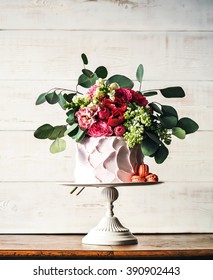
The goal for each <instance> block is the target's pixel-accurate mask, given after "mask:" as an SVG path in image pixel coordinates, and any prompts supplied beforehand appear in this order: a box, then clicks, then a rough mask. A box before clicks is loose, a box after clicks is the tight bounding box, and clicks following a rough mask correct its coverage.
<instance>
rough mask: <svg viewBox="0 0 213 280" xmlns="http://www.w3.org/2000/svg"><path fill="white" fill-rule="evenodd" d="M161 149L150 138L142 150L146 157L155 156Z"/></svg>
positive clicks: (142, 146) (145, 140) (142, 144)
mask: <svg viewBox="0 0 213 280" xmlns="http://www.w3.org/2000/svg"><path fill="white" fill-rule="evenodd" d="M158 147H159V144H158V143H156V142H155V141H152V140H151V139H150V138H148V137H147V138H145V139H144V140H143V141H142V143H141V150H142V153H143V154H144V155H145V156H151V155H153V154H154V153H155V152H156V151H157V149H158Z"/></svg>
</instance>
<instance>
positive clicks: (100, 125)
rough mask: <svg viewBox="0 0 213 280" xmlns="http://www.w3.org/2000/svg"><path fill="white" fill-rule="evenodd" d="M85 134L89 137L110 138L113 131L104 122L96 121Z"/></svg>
mask: <svg viewBox="0 0 213 280" xmlns="http://www.w3.org/2000/svg"><path fill="white" fill-rule="evenodd" d="M87 134H88V135H89V136H91V137H101V136H111V135H112V134H113V131H112V128H111V127H110V126H109V125H108V124H107V123H106V122H104V121H98V122H96V123H94V124H93V125H92V126H91V127H90V128H89V130H88V132H87Z"/></svg>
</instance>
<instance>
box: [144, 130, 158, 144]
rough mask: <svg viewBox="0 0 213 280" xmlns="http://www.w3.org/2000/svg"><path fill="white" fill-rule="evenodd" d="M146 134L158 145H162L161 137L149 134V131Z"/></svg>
mask: <svg viewBox="0 0 213 280" xmlns="http://www.w3.org/2000/svg"><path fill="white" fill-rule="evenodd" d="M146 134H147V136H148V137H149V138H150V139H152V140H153V141H154V142H156V143H158V144H161V141H160V140H159V137H158V136H157V135H156V134H154V133H152V132H148V131H146Z"/></svg>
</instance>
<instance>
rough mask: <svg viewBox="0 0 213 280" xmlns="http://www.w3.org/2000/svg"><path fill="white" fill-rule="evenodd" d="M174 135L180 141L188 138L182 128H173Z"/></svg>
mask: <svg viewBox="0 0 213 280" xmlns="http://www.w3.org/2000/svg"><path fill="white" fill-rule="evenodd" d="M172 134H173V135H175V136H176V137H177V138H179V139H184V138H185V137H186V132H185V130H183V129H182V128H180V127H173V128H172Z"/></svg>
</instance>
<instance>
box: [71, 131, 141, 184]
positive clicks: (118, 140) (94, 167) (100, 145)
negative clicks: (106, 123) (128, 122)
mask: <svg viewBox="0 0 213 280" xmlns="http://www.w3.org/2000/svg"><path fill="white" fill-rule="evenodd" d="M141 163H143V154H142V152H141V149H140V146H139V145H136V146H135V147H134V148H133V149H130V148H129V147H128V145H127V144H126V142H125V141H124V139H123V138H122V137H117V136H112V137H97V138H94V137H89V138H84V139H83V140H82V141H81V142H80V143H77V153H76V167H75V174H74V175H75V182H76V183H118V182H131V175H132V174H133V173H135V172H137V169H138V166H139V165H140V164H141Z"/></svg>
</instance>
